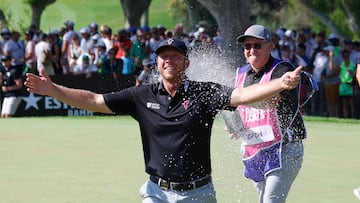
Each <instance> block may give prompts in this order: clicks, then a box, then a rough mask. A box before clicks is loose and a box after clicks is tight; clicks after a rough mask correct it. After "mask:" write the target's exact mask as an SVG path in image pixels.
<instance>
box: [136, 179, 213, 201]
mask: <svg viewBox="0 0 360 203" xmlns="http://www.w3.org/2000/svg"><path fill="white" fill-rule="evenodd" d="M140 196H141V199H142V203H197V202H203V203H216V197H215V190H214V186H213V184H212V183H208V184H206V185H204V186H202V187H199V188H196V189H193V190H189V191H173V190H167V191H165V190H162V189H161V188H160V187H159V186H158V185H156V184H155V183H153V182H151V181H150V180H149V181H147V182H145V183H144V184H143V185H142V186H141V188H140Z"/></svg>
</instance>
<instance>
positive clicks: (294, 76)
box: [230, 66, 302, 106]
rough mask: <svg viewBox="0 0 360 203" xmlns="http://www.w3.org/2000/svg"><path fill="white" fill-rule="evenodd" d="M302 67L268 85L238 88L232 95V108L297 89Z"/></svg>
mask: <svg viewBox="0 0 360 203" xmlns="http://www.w3.org/2000/svg"><path fill="white" fill-rule="evenodd" d="M301 69H302V67H301V66H300V67H298V68H296V69H295V70H294V71H291V72H287V73H285V74H284V75H283V76H282V77H281V78H278V79H274V80H271V81H270V82H268V83H263V84H254V85H250V86H248V87H246V88H236V89H234V91H233V92H232V94H231V102H230V104H231V106H237V105H241V104H251V103H255V102H258V101H262V100H264V99H267V98H270V97H272V96H275V95H276V94H278V93H280V92H281V91H283V90H290V89H294V88H296V87H297V85H298V83H299V81H300V79H301V77H300V72H301Z"/></svg>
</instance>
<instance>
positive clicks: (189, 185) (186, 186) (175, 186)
mask: <svg viewBox="0 0 360 203" xmlns="http://www.w3.org/2000/svg"><path fill="white" fill-rule="evenodd" d="M150 180H151V181H152V182H153V183H155V184H157V185H158V186H159V187H160V188H161V189H162V190H177V191H186V190H192V189H196V188H199V187H201V186H204V185H206V184H208V183H210V182H211V176H206V177H204V178H200V179H197V180H194V181H189V182H180V183H178V182H171V181H167V180H163V179H161V178H159V177H157V176H150Z"/></svg>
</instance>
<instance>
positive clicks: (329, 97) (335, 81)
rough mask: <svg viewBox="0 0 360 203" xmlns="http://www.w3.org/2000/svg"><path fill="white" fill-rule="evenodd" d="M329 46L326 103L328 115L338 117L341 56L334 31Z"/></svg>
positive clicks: (325, 82)
mask: <svg viewBox="0 0 360 203" xmlns="http://www.w3.org/2000/svg"><path fill="white" fill-rule="evenodd" d="M328 41H329V43H330V47H329V66H328V67H327V69H326V74H325V79H324V87H325V97H326V104H327V108H326V109H327V111H328V116H330V117H339V110H340V109H339V108H340V105H339V101H340V99H339V84H340V78H339V72H340V64H341V62H342V57H341V54H340V51H341V47H340V39H339V38H338V36H337V35H336V34H334V33H331V34H330V36H329V39H328Z"/></svg>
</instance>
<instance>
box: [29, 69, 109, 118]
mask: <svg viewBox="0 0 360 203" xmlns="http://www.w3.org/2000/svg"><path fill="white" fill-rule="evenodd" d="M26 76H27V78H26V81H25V83H24V84H25V86H27V91H28V92H32V93H35V94H40V95H48V96H51V97H54V98H56V99H58V100H60V101H62V102H64V103H67V104H69V105H71V106H74V107H77V108H80V109H86V110H90V111H94V112H101V113H112V112H111V110H110V109H109V108H108V107H107V106H106V104H105V101H104V97H103V96H102V94H96V93H93V92H90V91H86V90H81V89H73V88H67V87H64V86H61V85H58V84H55V83H53V82H52V81H51V79H50V77H49V76H48V75H46V73H45V71H44V69H40V76H37V75H35V74H32V73H27V74H26Z"/></svg>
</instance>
